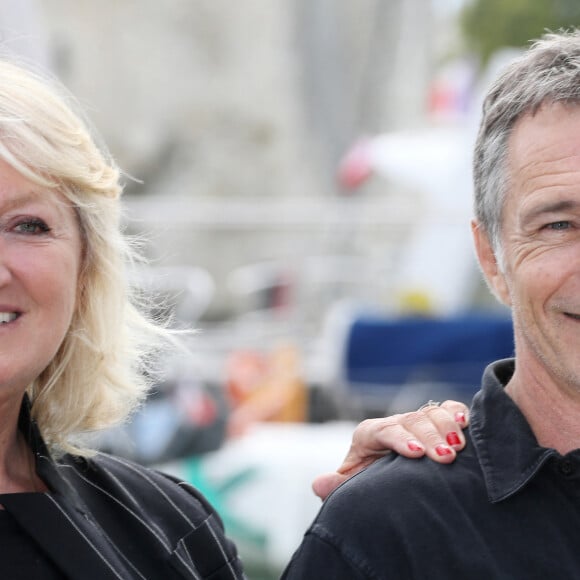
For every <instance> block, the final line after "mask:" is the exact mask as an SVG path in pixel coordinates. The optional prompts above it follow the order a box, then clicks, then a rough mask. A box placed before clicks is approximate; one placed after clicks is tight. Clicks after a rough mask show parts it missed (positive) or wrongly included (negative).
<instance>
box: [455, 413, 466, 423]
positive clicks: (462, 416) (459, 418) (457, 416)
mask: <svg viewBox="0 0 580 580" xmlns="http://www.w3.org/2000/svg"><path fill="white" fill-rule="evenodd" d="M455 422H456V423H465V413H464V412H463V411H457V413H455Z"/></svg>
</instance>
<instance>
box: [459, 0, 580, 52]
mask: <svg viewBox="0 0 580 580" xmlns="http://www.w3.org/2000/svg"><path fill="white" fill-rule="evenodd" d="M461 26H462V29H463V33H464V35H465V39H466V42H467V45H468V47H469V48H470V49H472V50H473V51H474V52H475V53H476V54H478V55H479V56H480V58H481V61H482V63H485V62H486V61H487V60H488V58H489V57H490V56H491V55H492V54H493V53H494V52H495V51H496V50H497V49H498V48H501V47H504V46H515V47H525V46H527V45H528V43H529V41H530V40H533V39H535V38H538V37H539V36H541V35H542V34H543V33H544V32H546V31H547V30H552V31H556V30H560V29H563V28H564V29H570V28H574V27H580V1H578V0H473V1H472V2H470V3H469V4H467V6H466V7H465V8H464V9H463V11H462V14H461Z"/></svg>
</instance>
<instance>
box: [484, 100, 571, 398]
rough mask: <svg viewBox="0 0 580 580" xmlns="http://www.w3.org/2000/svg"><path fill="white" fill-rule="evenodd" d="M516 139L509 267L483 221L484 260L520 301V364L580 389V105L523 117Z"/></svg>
mask: <svg viewBox="0 0 580 580" xmlns="http://www.w3.org/2000/svg"><path fill="white" fill-rule="evenodd" d="M508 146H509V157H508V164H509V170H508V175H509V179H510V182H509V184H508V190H507V191H508V193H507V197H506V201H505V205H504V209H503V221H502V246H503V268H502V269H501V270H500V269H499V268H498V267H497V264H495V263H494V260H493V255H492V253H491V249H490V248H489V243H488V241H487V238H486V237H485V234H484V233H483V232H481V231H479V230H478V229H477V228H476V229H475V238H476V240H475V241H476V245H477V249H478V254H479V258H480V262H481V264H482V267H483V269H484V272H485V273H486V276H487V278H488V280H489V282H490V284H491V285H492V287H493V288H494V290H495V292H496V294H497V295H498V297H499V298H500V299H501V300H502V301H503V302H505V303H506V304H508V305H509V306H510V307H511V308H512V315H513V320H514V332H515V341H516V355H517V368H518V369H519V370H523V369H525V371H524V372H525V374H526V375H527V376H528V378H533V379H534V380H539V381H543V382H545V381H550V382H552V383H555V384H557V385H558V386H559V387H563V388H564V389H565V390H566V391H572V392H574V393H580V353H579V349H580V107H578V106H569V105H568V106H565V105H560V104H551V105H546V106H544V107H542V108H541V109H540V110H539V111H538V112H537V113H536V114H535V115H533V116H532V115H526V116H524V117H522V118H521V119H520V120H519V121H518V122H517V123H516V125H515V127H514V129H513V132H512V135H511V137H510V140H509V145H508Z"/></svg>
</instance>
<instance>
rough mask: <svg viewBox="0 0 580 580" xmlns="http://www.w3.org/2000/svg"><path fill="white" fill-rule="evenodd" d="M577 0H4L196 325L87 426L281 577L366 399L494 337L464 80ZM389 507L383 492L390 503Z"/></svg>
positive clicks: (167, 300) (474, 79)
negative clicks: (117, 409)
mask: <svg viewBox="0 0 580 580" xmlns="http://www.w3.org/2000/svg"><path fill="white" fill-rule="evenodd" d="M579 21H580V5H579V4H578V3H577V2H576V0H545V1H542V2H537V1H536V0H511V1H510V2H503V1H502V0H388V1H386V0H357V1H356V2H354V1H352V0H293V1H291V0H278V1H275V2H272V1H271V0H246V1H245V2H241V3H235V2H234V3H232V2H229V1H225V0H212V1H211V2H207V1H202V0H166V1H164V2H159V1H157V0H139V1H137V0H114V1H113V0H101V1H100V2H93V1H90V0H3V1H2V3H1V4H0V43H1V46H2V48H3V50H4V52H7V53H9V54H12V55H15V56H17V57H18V58H21V59H24V60H25V61H29V62H32V63H34V64H35V65H36V66H40V67H42V68H45V69H48V70H49V71H51V72H52V73H54V74H56V75H57V76H58V77H59V78H60V79H61V80H62V81H63V82H64V84H65V85H66V86H67V87H68V88H69V89H70V90H71V91H72V92H73V94H74V95H76V96H77V97H78V99H79V100H80V102H81V104H82V106H83V107H84V109H85V110H86V111H87V113H88V115H89V117H90V119H91V120H92V122H93V123H94V125H95V126H96V127H97V128H98V131H99V132H100V134H101V136H102V137H103V139H104V141H105V142H106V143H107V144H108V146H109V148H110V149H111V151H112V153H113V155H114V157H115V158H116V159H117V161H118V163H119V164H120V166H121V167H122V168H123V170H124V172H125V178H124V181H125V192H126V194H125V202H126V228H127V231H128V232H129V233H130V234H132V235H134V236H136V238H137V239H139V240H141V241H142V244H143V250H144V252H145V254H146V255H147V257H148V258H149V260H150V266H148V267H147V268H143V269H141V270H139V271H136V272H134V276H135V283H136V284H138V285H139V286H141V287H142V288H143V289H144V291H146V292H150V293H151V294H153V295H155V296H157V297H160V298H161V302H160V306H159V311H158V312H155V314H156V315H158V316H161V317H164V316H167V315H168V313H169V312H170V311H173V313H174V315H173V324H175V325H176V326H178V327H180V328H184V327H186V328H196V329H198V330H199V332H198V333H197V334H195V335H194V336H192V337H190V338H188V339H187V340H188V342H189V343H190V344H189V347H190V352H189V353H188V354H181V355H179V356H177V355H173V354H172V355H171V356H169V355H165V356H164V357H163V358H162V360H160V361H159V365H160V368H161V369H162V370H163V371H165V372H164V375H163V379H158V380H157V381H156V386H155V389H154V392H153V393H152V395H151V397H150V399H149V401H148V403H147V404H146V405H145V406H144V408H143V409H142V410H141V411H140V412H139V413H138V414H137V415H136V416H135V417H134V419H133V421H132V422H131V423H130V424H129V425H127V426H123V427H120V428H119V429H118V430H116V431H114V432H111V433H108V434H106V435H105V436H104V437H103V438H102V441H100V445H101V446H102V447H104V448H106V449H108V450H112V451H115V452H117V453H121V454H124V455H126V456H128V457H131V458H133V459H135V460H137V461H141V462H143V463H147V464H154V465H160V466H162V467H163V468H164V469H167V470H171V471H173V472H174V473H177V474H179V475H181V476H183V477H184V478H186V479H188V480H189V481H191V482H192V483H194V484H195V485H197V486H198V487H199V488H200V489H201V490H202V491H203V492H204V493H205V494H206V495H207V497H208V498H209V499H210V501H212V503H213V504H214V505H215V507H216V508H217V509H218V510H219V512H220V513H221V515H222V517H223V519H224V521H225V525H226V528H227V531H228V533H229V534H230V536H231V537H232V538H234V539H235V540H236V542H237V543H238V545H239V548H240V551H241V553H242V556H243V558H244V560H245V562H246V568H247V570H248V576H249V578H250V580H260V579H262V580H265V579H268V578H277V577H278V575H279V574H280V571H281V570H282V568H283V566H284V563H285V562H287V561H288V559H289V558H290V556H291V554H292V552H293V551H294V549H295V548H296V547H297V545H298V543H299V542H300V538H301V535H302V533H303V532H304V530H305V529H306V527H307V526H308V524H309V523H310V521H311V520H312V518H313V517H314V515H315V513H316V511H317V509H318V507H319V501H318V500H317V499H316V498H315V497H314V496H313V495H312V492H311V491H310V482H311V480H312V478H313V477H314V476H315V475H316V474H318V473H320V472H323V471H329V470H334V468H335V467H337V466H338V464H339V463H340V461H341V459H342V457H343V456H344V454H345V453H346V451H347V448H348V445H349V442H350V436H351V433H352V430H353V428H354V426H355V424H356V422H358V421H359V420H360V419H362V418H364V417H368V416H376V415H382V414H385V413H392V412H395V411H399V410H411V409H414V408H416V407H418V406H419V405H420V404H422V403H424V402H425V401H426V400H428V399H436V400H443V399H444V398H448V397H454V398H459V399H462V400H465V401H469V400H470V399H471V396H472V395H473V393H474V392H475V390H477V388H478V384H479V377H480V375H481V372H482V370H483V368H484V366H485V365H486V364H487V363H488V362H490V361H492V360H495V359H497V358H501V357H505V356H510V355H511V353H512V351H513V343H512V335H511V324H510V320H509V313H508V312H506V311H505V310H504V309H503V308H501V307H500V306H499V305H497V304H496V303H495V302H494V301H493V300H492V299H491V298H490V296H489V293H488V291H487V289H486V288H485V286H484V284H483V283H482V281H481V278H480V275H479V272H478V269H477V266H476V264H475V260H474V257H473V252H472V248H471V240H470V234H469V219H470V217H471V177H470V173H471V169H470V163H471V149H472V146H473V141H474V136H475V131H476V128H477V122H478V116H479V108H480V102H481V96H482V93H483V92H484V91H485V89H486V88H487V86H488V85H489V82H490V79H491V78H493V77H494V76H495V75H496V74H497V72H498V70H500V68H501V67H502V66H503V64H504V63H505V62H506V60H509V59H510V58H512V57H513V56H514V55H515V54H517V53H518V51H520V50H521V49H522V47H524V46H526V44H527V43H528V41H529V39H532V38H536V37H538V36H539V35H540V34H542V32H544V31H545V30H546V29H551V30H555V29H558V28H560V27H571V26H574V25H575V24H578V23H579ZM386 500H387V501H388V498H386Z"/></svg>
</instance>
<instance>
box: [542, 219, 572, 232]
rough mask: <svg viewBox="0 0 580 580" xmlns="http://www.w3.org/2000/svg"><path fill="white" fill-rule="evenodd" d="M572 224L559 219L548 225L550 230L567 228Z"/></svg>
mask: <svg viewBox="0 0 580 580" xmlns="http://www.w3.org/2000/svg"><path fill="white" fill-rule="evenodd" d="M571 225H572V224H571V223H570V222H568V221H559V222H553V223H551V224H548V225H547V226H546V227H547V228H548V229H550V230H567V229H568V228H570V227H571Z"/></svg>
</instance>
